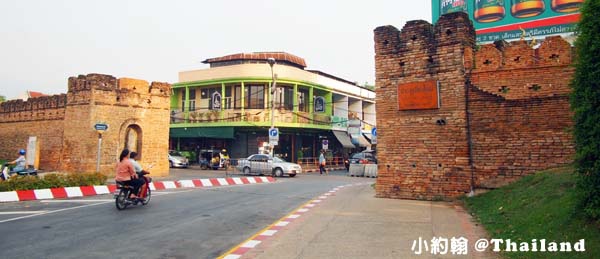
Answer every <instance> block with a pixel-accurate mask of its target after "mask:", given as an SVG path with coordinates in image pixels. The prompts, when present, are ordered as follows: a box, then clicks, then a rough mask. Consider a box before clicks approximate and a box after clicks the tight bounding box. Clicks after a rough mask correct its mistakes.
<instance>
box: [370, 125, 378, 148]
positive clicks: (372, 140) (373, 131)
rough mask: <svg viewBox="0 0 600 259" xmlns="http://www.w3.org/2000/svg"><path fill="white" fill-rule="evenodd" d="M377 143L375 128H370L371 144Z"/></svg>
mask: <svg viewBox="0 0 600 259" xmlns="http://www.w3.org/2000/svg"><path fill="white" fill-rule="evenodd" d="M376 144H377V128H372V129H371V145H376Z"/></svg>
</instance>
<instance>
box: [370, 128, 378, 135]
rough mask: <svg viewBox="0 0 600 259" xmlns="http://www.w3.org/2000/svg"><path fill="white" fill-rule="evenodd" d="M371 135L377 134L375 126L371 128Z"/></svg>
mask: <svg viewBox="0 0 600 259" xmlns="http://www.w3.org/2000/svg"><path fill="white" fill-rule="evenodd" d="M371 135H373V136H374V137H376V136H377V128H372V129H371Z"/></svg>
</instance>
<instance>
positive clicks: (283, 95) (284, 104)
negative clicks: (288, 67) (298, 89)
mask: <svg viewBox="0 0 600 259" xmlns="http://www.w3.org/2000/svg"><path fill="white" fill-rule="evenodd" d="M275 108H277V109H285V110H293V109H294V88H292V87H290V86H279V87H277V90H276V91H275Z"/></svg>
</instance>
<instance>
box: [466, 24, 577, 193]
mask: <svg viewBox="0 0 600 259" xmlns="http://www.w3.org/2000/svg"><path fill="white" fill-rule="evenodd" d="M573 53H574V51H573V48H572V47H571V46H570V44H569V43H568V42H566V41H565V40H564V39H562V38H561V37H558V36H554V37H548V38H546V39H545V40H544V41H543V42H542V43H541V45H540V46H539V47H538V48H536V49H533V48H532V47H530V46H529V45H527V44H526V43H525V42H524V41H517V42H511V43H503V44H498V45H497V46H496V45H494V44H489V45H484V46H482V47H481V49H480V50H479V51H477V53H476V55H475V60H474V62H475V67H474V68H473V70H472V71H471V73H470V74H469V76H470V79H471V84H470V86H469V112H470V114H471V128H472V143H473V165H474V169H475V172H474V175H475V180H476V182H475V184H476V186H478V187H498V186H501V185H503V184H506V183H508V182H511V181H514V180H516V179H518V178H519V177H520V176H523V175H527V174H530V173H532V172H535V171H537V170H542V169H546V168H551V167H556V166H560V165H565V164H568V163H571V162H572V161H573V155H574V151H575V150H574V146H573V139H572V135H571V133H570V131H569V129H570V128H571V127H572V125H573V122H572V120H571V117H572V113H571V111H570V106H569V97H568V94H569V92H570V87H569V83H570V79H571V78H572V77H573V73H574V68H573V67H572V66H571V64H572V61H573V59H574V55H573Z"/></svg>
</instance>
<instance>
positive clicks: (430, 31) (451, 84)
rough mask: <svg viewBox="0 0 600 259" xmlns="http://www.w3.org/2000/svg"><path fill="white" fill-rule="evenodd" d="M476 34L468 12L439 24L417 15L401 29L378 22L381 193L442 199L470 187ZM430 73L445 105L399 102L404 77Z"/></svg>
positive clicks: (425, 76)
mask: <svg viewBox="0 0 600 259" xmlns="http://www.w3.org/2000/svg"><path fill="white" fill-rule="evenodd" d="M474 36H475V32H474V30H473V28H472V26H471V25H470V21H469V19H468V17H467V16H465V15H462V14H452V15H447V16H443V17H441V18H440V20H439V22H438V24H436V25H435V26H432V25H431V24H429V23H427V22H425V21H412V22H408V23H407V24H406V25H405V26H404V28H403V29H402V30H401V31H398V30H397V29H395V28H394V27H392V26H385V27H379V28H377V29H375V53H376V56H375V63H376V71H377V81H376V85H377V88H376V93H377V97H376V101H377V107H376V111H377V127H378V145H377V149H378V160H379V178H378V179H377V187H376V188H377V196H378V197H391V198H411V199H435V198H437V197H444V196H456V195H459V194H462V193H464V192H465V191H468V190H469V186H470V185H469V184H470V167H469V164H468V161H469V159H468V144H467V141H466V139H467V127H466V102H465V97H466V88H465V76H464V73H465V68H464V65H463V64H464V62H463V53H464V52H465V49H467V48H473V45H474ZM430 80H439V81H440V98H441V102H442V105H441V107H440V108H439V109H432V110H410V111H399V110H398V108H397V105H398V98H397V87H398V85H399V84H404V83H408V82H422V81H430ZM439 119H444V120H445V121H446V124H445V125H443V126H440V125H438V124H437V123H436V121H437V120H439Z"/></svg>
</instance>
